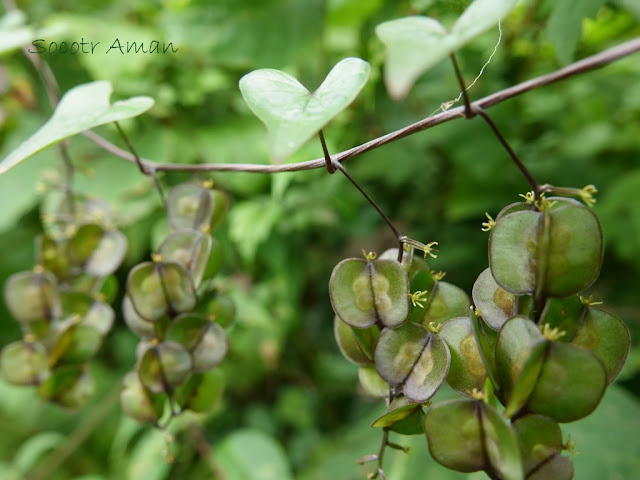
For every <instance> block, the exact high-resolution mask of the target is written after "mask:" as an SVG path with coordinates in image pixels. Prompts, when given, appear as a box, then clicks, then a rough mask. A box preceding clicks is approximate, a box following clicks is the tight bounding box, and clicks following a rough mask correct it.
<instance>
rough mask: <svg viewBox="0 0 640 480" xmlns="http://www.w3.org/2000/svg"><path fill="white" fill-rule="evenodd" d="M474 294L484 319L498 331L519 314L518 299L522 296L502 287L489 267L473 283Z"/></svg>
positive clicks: (477, 306) (476, 304)
mask: <svg viewBox="0 0 640 480" xmlns="http://www.w3.org/2000/svg"><path fill="white" fill-rule="evenodd" d="M472 296H473V303H474V304H475V306H476V308H477V309H478V310H479V311H480V315H482V319H483V320H484V321H485V323H486V324H487V325H489V326H490V327H491V328H492V329H493V330H496V331H498V330H500V328H502V326H503V325H504V323H505V322H506V321H507V320H508V319H510V318H511V317H513V316H514V315H517V314H518V301H519V300H520V299H521V298H522V297H518V296H517V295H514V294H513V293H510V292H507V291H506V290H504V289H503V288H502V287H500V285H498V284H497V283H496V281H495V280H494V279H493V275H491V269H489V268H487V269H486V270H484V271H483V272H482V273H481V274H480V275H479V276H478V279H477V280H476V282H475V283H474V284H473V292H472Z"/></svg>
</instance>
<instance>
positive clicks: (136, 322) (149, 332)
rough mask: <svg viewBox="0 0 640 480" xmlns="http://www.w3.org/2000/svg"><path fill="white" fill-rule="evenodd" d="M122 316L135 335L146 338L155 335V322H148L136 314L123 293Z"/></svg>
mask: <svg viewBox="0 0 640 480" xmlns="http://www.w3.org/2000/svg"><path fill="white" fill-rule="evenodd" d="M122 316H123V317H124V322H125V323H126V324H127V327H129V328H130V329H131V331H132V332H133V333H135V334H136V335H139V336H140V337H142V338H147V339H152V338H155V337H156V329H155V323H154V322H149V321H148V320H145V319H144V318H142V317H141V316H140V315H138V312H136V310H135V309H134V308H133V304H132V303H131V299H130V298H129V296H128V295H125V296H124V298H123V299H122Z"/></svg>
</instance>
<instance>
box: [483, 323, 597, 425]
mask: <svg viewBox="0 0 640 480" xmlns="http://www.w3.org/2000/svg"><path fill="white" fill-rule="evenodd" d="M545 331H546V330H545ZM551 333H554V332H550V333H546V335H547V336H549V335H550V334H551ZM551 338H552V337H551ZM496 366H497V372H498V376H499V378H500V384H501V386H502V389H503V390H504V392H505V395H506V399H507V405H506V410H505V415H506V416H507V417H510V416H512V415H514V414H515V413H517V412H518V411H520V410H521V409H522V408H525V409H526V410H527V411H530V412H532V413H539V414H542V415H546V416H549V417H551V418H553V419H554V420H556V421H557V422H563V423H564V422H572V421H575V420H579V419H580V418H583V417H585V416H587V415H589V414H590V413H591V412H592V411H593V410H594V409H595V408H596V407H597V406H598V403H599V402H600V400H601V399H602V396H603V395H604V391H605V388H606V385H607V384H606V371H605V367H604V366H603V364H602V362H601V361H600V360H599V359H598V358H597V357H596V356H595V355H594V354H592V353H591V352H590V351H588V350H586V349H584V348H581V347H578V346H575V345H572V344H570V343H562V342H558V341H551V340H548V339H547V338H545V337H544V336H543V335H542V333H540V331H539V329H538V327H537V326H536V325H535V323H533V322H532V321H531V320H529V319H528V318H525V317H514V318H512V319H510V320H509V321H508V322H506V323H505V324H504V326H503V327H502V329H501V330H500V333H499V335H498V341H497V344H496Z"/></svg>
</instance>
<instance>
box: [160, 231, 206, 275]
mask: <svg viewBox="0 0 640 480" xmlns="http://www.w3.org/2000/svg"><path fill="white" fill-rule="evenodd" d="M158 253H159V254H160V255H161V257H162V258H163V259H164V260H165V261H167V262H174V263H178V264H180V265H182V266H183V267H184V269H185V270H186V271H187V272H188V273H189V275H190V276H191V281H192V282H193V284H194V286H195V287H196V288H197V287H198V286H199V285H200V282H201V281H202V277H203V275H204V272H205V269H206V268H207V263H208V259H209V254H210V253H211V236H210V235H209V234H205V233H202V232H200V231H198V230H184V231H178V232H173V233H170V234H169V235H168V236H167V238H165V240H164V242H162V245H160V248H159V249H158Z"/></svg>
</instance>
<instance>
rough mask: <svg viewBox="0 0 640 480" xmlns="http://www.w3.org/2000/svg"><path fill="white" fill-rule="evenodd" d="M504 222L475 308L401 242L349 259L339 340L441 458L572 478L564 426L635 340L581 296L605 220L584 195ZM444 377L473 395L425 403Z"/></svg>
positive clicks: (499, 474)
mask: <svg viewBox="0 0 640 480" xmlns="http://www.w3.org/2000/svg"><path fill="white" fill-rule="evenodd" d="M491 227H492V228H491V235H490V239H489V264H490V267H489V268H488V269H486V270H485V271H484V272H482V273H481V274H480V276H479V277H478V280H477V281H476V283H475V285H474V287H473V292H472V297H473V302H474V304H475V308H472V309H470V308H469V300H468V297H467V296H466V294H465V293H464V292H462V291H461V290H460V289H458V288H457V287H454V286H452V285H449V284H446V283H445V282H441V281H439V280H438V279H437V277H436V278H434V275H433V274H432V272H430V271H429V269H428V268H427V266H426V263H425V262H423V261H422V259H420V258H412V255H411V254H410V255H408V256H405V259H404V260H403V263H402V264H400V263H398V262H397V261H395V260H393V258H394V256H395V255H396V254H397V251H396V252H394V251H391V252H389V253H388V254H387V253H385V254H383V255H382V256H381V258H380V259H374V258H373V256H367V258H366V260H358V259H348V260H344V261H343V262H341V263H340V264H338V266H336V268H335V269H334V272H333V275H332V277H331V281H330V294H331V301H332V305H333V308H334V311H335V313H336V318H335V320H334V322H335V323H334V328H335V334H336V340H337V342H338V345H339V347H340V349H341V351H342V353H343V354H344V355H345V356H346V357H347V358H348V359H349V360H351V361H352V362H354V363H356V364H358V365H359V366H360V375H359V377H360V381H361V384H362V386H363V387H364V388H365V389H366V390H368V391H369V392H370V393H372V394H374V395H378V396H381V397H382V396H384V397H386V398H387V411H386V412H385V414H384V415H382V416H381V417H380V418H378V419H377V420H376V421H375V422H374V423H373V426H374V427H384V428H387V429H390V430H393V431H397V432H399V433H403V434H418V433H422V432H424V433H425V434H426V437H427V440H428V444H429V450H430V452H431V455H432V456H433V458H434V459H435V460H436V461H438V462H439V463H441V464H443V465H444V466H446V467H448V468H451V469H453V470H458V471H461V472H473V471H478V470H484V471H485V472H486V473H487V474H488V475H489V476H490V477H491V478H502V479H525V478H526V479H533V478H547V479H551V480H568V479H570V478H572V477H573V464H572V462H571V460H570V459H569V458H568V457H566V456H562V455H561V452H562V451H563V450H566V449H571V445H568V444H564V443H563V442H562V432H561V430H560V427H559V425H558V424H559V423H564V422H572V421H575V420H578V419H580V418H583V417H585V416H587V415H589V414H590V413H591V412H592V411H593V410H594V409H595V408H596V407H597V405H598V403H599V402H600V400H601V399H602V396H603V395H604V392H605V389H606V387H607V386H608V385H610V384H611V383H612V382H613V381H614V380H615V378H616V376H617V375H618V373H619V372H620V370H621V368H622V366H623V364H624V362H625V360H626V356H627V354H628V351H629V344H630V338H629V332H628V330H627V328H626V326H625V325H624V323H623V322H622V321H621V320H620V319H619V318H617V317H616V316H614V315H612V314H610V313H608V312H605V311H604V310H601V309H599V308H594V302H592V301H591V299H589V300H586V299H584V298H582V297H580V296H579V295H578V294H579V293H581V292H582V291H583V290H585V289H586V288H588V287H589V286H590V285H591V284H592V283H593V282H594V281H595V279H596V278H597V276H598V274H599V271H600V267H601V262H602V251H603V244H602V231H601V227H600V223H599V221H598V219H597V217H596V215H595V214H594V213H593V212H592V211H591V210H590V209H589V208H587V207H585V206H584V205H583V204H581V203H580V202H578V201H576V200H573V199H567V198H549V199H545V198H544V196H541V197H539V198H534V197H533V196H532V195H529V196H528V197H527V201H526V202H521V203H516V204H512V205H509V206H507V207H505V208H504V209H503V210H502V211H501V212H500V214H499V215H498V217H497V218H496V220H495V222H493V221H492V222H491ZM411 303H413V309H411ZM423 303H424V305H423ZM445 379H446V381H447V383H448V384H449V385H450V386H451V387H452V388H453V389H454V390H456V391H457V392H458V393H460V394H462V395H463V396H464V397H467V398H463V399H459V400H451V401H445V402H439V403H437V404H435V405H433V406H429V408H428V409H427V410H426V412H425V411H424V406H425V405H427V406H428V402H429V400H430V399H431V398H432V397H433V395H434V394H435V393H436V392H437V391H438V389H439V388H440V386H441V385H442V383H443V382H444V380H445ZM498 402H499V403H500V404H501V405H502V406H501V407H497V405H498Z"/></svg>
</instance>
